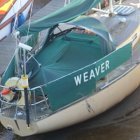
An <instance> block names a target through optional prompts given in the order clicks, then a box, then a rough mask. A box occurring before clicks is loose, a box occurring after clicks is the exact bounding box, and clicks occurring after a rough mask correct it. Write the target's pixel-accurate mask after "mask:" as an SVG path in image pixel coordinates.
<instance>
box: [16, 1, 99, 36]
mask: <svg viewBox="0 0 140 140" xmlns="http://www.w3.org/2000/svg"><path fill="white" fill-rule="evenodd" d="M99 2H100V0H73V1H71V3H70V4H68V5H66V6H65V7H63V8H61V9H59V10H58V11H56V12H54V13H52V14H50V15H48V16H46V17H42V18H41V19H39V20H37V21H33V22H32V23H31V24H30V29H29V30H28V27H29V25H28V24H25V25H22V26H21V27H20V28H19V29H18V31H19V32H20V35H21V36H25V35H27V32H28V34H34V33H36V32H40V31H42V30H44V29H47V28H51V27H53V26H55V25H57V24H59V23H65V22H68V21H70V20H72V19H74V18H76V17H78V16H79V15H81V14H84V13H85V12H87V11H88V10H89V9H91V8H92V7H95V6H96V5H97V4H98V3H99Z"/></svg>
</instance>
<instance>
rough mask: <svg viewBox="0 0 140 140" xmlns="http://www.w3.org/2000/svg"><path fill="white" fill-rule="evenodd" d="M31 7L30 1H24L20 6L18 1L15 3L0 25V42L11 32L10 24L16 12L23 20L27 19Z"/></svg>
mask: <svg viewBox="0 0 140 140" xmlns="http://www.w3.org/2000/svg"><path fill="white" fill-rule="evenodd" d="M28 2H29V3H28ZM27 3H28V4H27ZM26 4H27V6H26ZM31 5H32V1H30V0H25V1H24V2H22V3H21V5H20V0H17V1H16V3H15V4H14V6H13V7H12V8H11V10H10V11H9V12H8V13H7V15H6V16H5V17H4V19H3V20H2V22H1V23H0V27H1V26H2V29H1V30H0V40H2V39H3V38H5V37H6V36H8V35H9V34H10V33H11V32H12V28H13V27H12V24H13V21H14V19H15V17H16V14H17V13H18V12H20V13H22V14H23V16H24V18H25V19H27V18H28V16H29V13H30V8H31ZM22 9H23V10H22ZM21 10H22V11H21Z"/></svg>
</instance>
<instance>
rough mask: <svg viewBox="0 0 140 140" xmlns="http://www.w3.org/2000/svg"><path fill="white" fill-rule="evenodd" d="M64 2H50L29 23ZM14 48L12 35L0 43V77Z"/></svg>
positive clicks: (14, 43)
mask: <svg viewBox="0 0 140 140" xmlns="http://www.w3.org/2000/svg"><path fill="white" fill-rule="evenodd" d="M64 1H65V0H51V1H50V2H49V3H48V4H47V5H46V6H44V7H43V8H42V9H41V10H39V11H38V12H37V13H35V14H34V15H33V16H32V17H31V21H33V20H36V19H39V18H41V17H43V16H46V15H48V14H49V13H52V12H53V11H56V10H57V9H59V8H61V7H62V6H64ZM27 22H28V21H27ZM15 48H16V40H15V38H14V37H13V36H12V35H10V36H8V37H7V38H5V39H4V40H2V41H1V42H0V75H1V74H2V73H3V72H4V70H5V69H6V67H7V65H8V64H9V62H10V60H11V59H12V57H13V55H14V51H15Z"/></svg>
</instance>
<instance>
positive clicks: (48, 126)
mask: <svg viewBox="0 0 140 140" xmlns="http://www.w3.org/2000/svg"><path fill="white" fill-rule="evenodd" d="M139 31H140V26H138V27H136V30H135V31H134V32H133V33H132V34H131V35H130V37H129V38H127V39H126V41H124V42H123V43H122V44H120V45H119V46H118V48H120V47H122V46H124V45H126V44H127V43H129V42H131V41H133V42H132V44H133V47H134V46H135V45H136V43H137V42H138V40H139V39H140V32H139ZM136 34H137V37H135V35H136ZM134 37H135V39H134ZM116 61H117V60H116ZM139 85H140V64H137V65H136V66H135V67H134V68H132V69H131V70H129V71H128V72H127V73H125V74H124V75H122V76H121V77H119V78H118V79H117V78H116V79H115V80H114V81H113V82H112V83H109V85H107V86H105V87H104V88H103V89H102V90H100V91H99V92H97V93H96V94H95V93H93V95H91V96H90V97H88V98H87V99H86V100H82V101H79V102H77V103H75V104H73V105H71V106H69V107H67V108H65V109H63V110H60V111H58V112H56V113H54V114H52V115H50V116H48V117H47V116H44V118H43V117H42V118H41V119H40V120H37V121H36V122H33V123H32V122H31V124H30V128H27V124H26V121H24V120H20V119H17V120H14V119H10V118H6V117H3V116H1V123H2V124H3V125H4V126H5V127H6V128H11V129H12V130H13V131H14V133H15V134H18V135H20V136H28V135H33V134H38V133H44V132H49V131H53V130H57V129H61V128H64V127H68V126H71V125H73V124H76V123H79V122H82V121H85V120H87V119H90V118H92V117H95V116H97V115H98V114H101V113H103V112H104V111H106V110H108V109H109V108H111V107H113V106H114V105H116V104H118V103H119V102H121V101H122V100H123V99H124V98H125V97H127V96H129V95H130V94H131V93H132V92H133V91H134V90H135V89H136V88H137V87H138V86H139ZM126 87H127V88H126Z"/></svg>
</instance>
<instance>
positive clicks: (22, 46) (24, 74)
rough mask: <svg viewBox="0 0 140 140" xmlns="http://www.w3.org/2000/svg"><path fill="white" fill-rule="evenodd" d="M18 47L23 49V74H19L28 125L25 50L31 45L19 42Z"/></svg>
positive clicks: (29, 48) (27, 85) (28, 111)
mask: <svg viewBox="0 0 140 140" xmlns="http://www.w3.org/2000/svg"><path fill="white" fill-rule="evenodd" d="M19 47H21V48H22V49H23V75H22V76H21V81H22V87H23V89H24V95H25V96H24V100H25V112H26V123H27V126H28V127H29V126H30V110H29V98H28V97H29V96H28V87H29V84H28V75H27V74H26V50H31V49H32V47H30V46H28V45H25V44H22V43H19Z"/></svg>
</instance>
